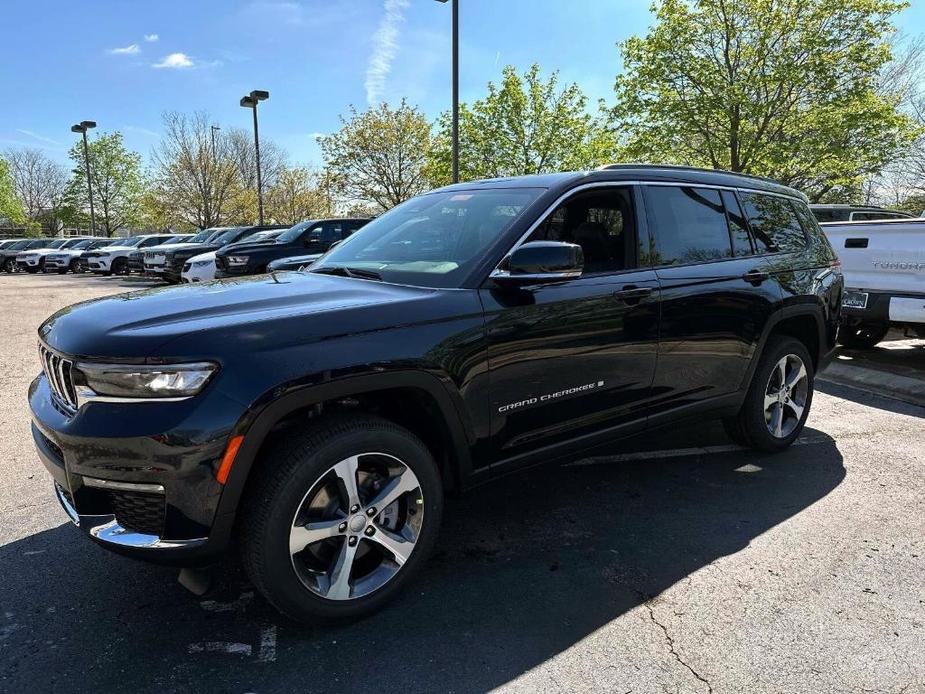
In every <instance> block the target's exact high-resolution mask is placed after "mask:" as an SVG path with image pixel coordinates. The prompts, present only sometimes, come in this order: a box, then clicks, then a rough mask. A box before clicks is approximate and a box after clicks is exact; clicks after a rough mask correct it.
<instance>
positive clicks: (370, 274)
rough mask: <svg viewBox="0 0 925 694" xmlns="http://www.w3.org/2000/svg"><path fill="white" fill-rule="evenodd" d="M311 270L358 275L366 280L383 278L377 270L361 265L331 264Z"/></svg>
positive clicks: (345, 275)
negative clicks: (361, 266) (360, 266)
mask: <svg viewBox="0 0 925 694" xmlns="http://www.w3.org/2000/svg"><path fill="white" fill-rule="evenodd" d="M309 272H316V273H318V274H319V275H340V276H341V277H356V278H359V279H364V280H381V279H382V275H380V274H379V273H378V272H376V271H375V270H367V269H365V268H359V267H347V266H346V265H330V266H328V267H319V268H312V269H311V270H309Z"/></svg>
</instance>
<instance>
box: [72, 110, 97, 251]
mask: <svg viewBox="0 0 925 694" xmlns="http://www.w3.org/2000/svg"><path fill="white" fill-rule="evenodd" d="M95 127H96V121H92V120H83V121H80V123H77V124H76V125H72V126H71V132H72V133H81V134H82V135H83V141H84V164H85V165H86V168H87V194H88V195H89V196H90V235H91V236H96V214H95V213H94V210H93V183H92V182H91V179H90V148H89V146H88V145H87V131H88V130H90V129H91V128H95Z"/></svg>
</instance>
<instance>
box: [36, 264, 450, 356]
mask: <svg viewBox="0 0 925 694" xmlns="http://www.w3.org/2000/svg"><path fill="white" fill-rule="evenodd" d="M440 292H441V290H436V289H427V288H415V287H404V286H399V285H392V284H386V283H383V282H376V281H371V280H363V279H355V278H348V277H337V276H331V275H319V274H312V273H299V272H281V273H274V274H272V275H258V276H254V277H246V278H242V279H234V280H226V281H219V282H210V283H207V284H204V285H198V284H194V285H180V286H175V287H167V288H158V289H151V290H147V291H141V292H133V293H130V294H121V295H116V296H111V297H104V298H100V299H95V300H92V301H88V302H85V303H81V304H76V305H74V306H70V307H68V308H65V309H63V310H61V311H59V312H58V313H56V314H54V315H53V316H52V317H51V318H49V319H48V320H47V321H45V323H43V324H42V326H41V327H40V328H39V337H40V338H41V339H43V340H44V341H45V342H46V344H48V346H49V347H51V348H52V349H56V350H58V351H60V352H63V353H65V354H69V355H74V356H83V357H102V358H126V359H139V358H145V357H178V358H179V357H187V356H189V357H193V358H200V359H202V358H219V357H220V356H221V355H223V354H227V353H230V352H233V351H235V350H237V351H239V352H248V353H254V352H257V351H259V350H261V349H270V348H271V347H272V348H273V349H276V348H280V347H282V346H284V345H283V344H282V343H285V342H291V343H298V344H306V343H310V342H313V341H319V340H326V339H329V338H332V337H336V336H339V335H344V334H357V333H362V332H367V331H375V330H378V329H382V328H385V327H389V326H390V325H404V324H407V322H408V316H409V315H413V316H415V322H417V321H419V320H420V321H428V320H436V319H438V318H439V316H438V315H436V314H434V313H433V312H434V311H438V312H439V306H438V305H439V304H440V302H432V301H431V302H428V301H427V300H428V299H430V298H433V297H435V296H436V295H438V294H439V293H440ZM411 304H415V306H414V307H412V306H411ZM425 307H429V308H425ZM283 335H285V336H286V337H285V338H283V337H282V336H283Z"/></svg>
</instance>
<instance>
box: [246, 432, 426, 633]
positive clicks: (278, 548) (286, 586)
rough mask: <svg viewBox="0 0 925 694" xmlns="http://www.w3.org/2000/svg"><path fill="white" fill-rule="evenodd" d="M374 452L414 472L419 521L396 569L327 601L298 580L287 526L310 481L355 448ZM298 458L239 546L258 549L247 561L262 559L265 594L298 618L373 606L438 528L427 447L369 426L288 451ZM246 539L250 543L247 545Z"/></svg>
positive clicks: (404, 575) (403, 578) (358, 612)
mask: <svg viewBox="0 0 925 694" xmlns="http://www.w3.org/2000/svg"><path fill="white" fill-rule="evenodd" d="M367 452H378V453H387V454H389V455H393V456H395V457H396V458H398V459H399V460H401V461H402V462H403V463H405V464H406V465H407V466H408V467H409V468H410V469H411V470H412V471H413V472H414V474H415V475H416V476H417V478H418V481H419V482H420V483H421V491H422V493H423V496H424V524H423V526H422V528H421V534H420V536H419V538H418V541H417V544H416V546H415V549H414V552H413V553H412V554H411V556H410V557H409V559H408V561H407V562H406V563H405V564H404V566H403V567H402V569H401V571H400V572H399V573H398V574H397V575H396V576H394V577H393V578H392V579H391V580H390V581H389V582H388V583H386V584H385V585H384V586H383V587H382V588H380V589H379V590H377V591H376V592H375V593H373V594H371V595H367V596H364V597H362V598H357V599H354V600H350V601H331V600H326V599H324V598H322V597H321V596H318V595H316V594H314V593H312V592H311V591H310V590H309V589H308V588H306V587H305V586H304V585H303V584H302V582H301V581H300V580H299V578H298V576H297V575H296V573H295V570H294V569H293V567H292V563H291V558H290V555H289V532H290V529H291V525H292V519H293V517H294V515H295V512H296V509H297V508H298V505H299V504H300V503H301V502H302V500H303V498H304V496H305V494H306V493H307V492H308V491H309V489H310V488H311V487H312V485H314V484H315V482H317V480H318V479H319V478H320V477H321V476H322V475H323V474H325V473H326V472H327V471H328V470H329V469H330V468H331V467H332V466H334V465H335V464H336V463H338V462H339V461H341V460H344V459H345V458H348V457H350V456H351V455H356V454H357V453H367ZM290 455H291V456H293V457H294V459H295V460H291V461H279V462H280V463H283V464H285V463H286V462H290V463H291V462H297V464H295V466H294V469H293V470H292V473H291V475H289V476H288V477H287V479H286V480H285V481H284V483H283V484H282V485H280V486H279V487H278V488H277V489H275V490H273V491H272V492H271V497H270V499H267V501H269V503H270V504H271V506H270V510H269V512H268V513H267V515H266V520H265V523H264V524H263V528H262V532H261V535H262V537H259V538H256V540H257V543H259V546H258V545H257V544H255V543H253V542H251V543H245V545H244V547H243V549H244V550H245V551H248V552H257V557H250V558H249V559H250V560H251V561H254V560H255V559H256V561H258V562H260V563H261V564H263V571H262V572H261V573H262V582H263V584H264V585H263V588H264V590H265V592H266V593H267V598H268V599H269V600H270V602H272V603H273V604H274V605H275V606H276V607H277V608H278V609H279V610H280V611H281V612H283V613H284V614H286V615H288V616H290V617H292V618H293V619H296V620H298V621H326V620H335V619H336V620H343V619H348V620H349V619H354V618H357V617H360V616H363V615H365V614H368V613H370V612H373V611H375V610H376V609H378V608H379V607H380V606H381V605H383V604H384V603H385V602H387V601H389V600H390V599H391V598H392V597H393V596H394V595H395V593H397V592H398V591H399V590H401V588H402V587H403V586H404V585H405V584H406V583H407V582H408V581H409V580H410V579H411V578H412V577H413V574H414V573H416V571H417V570H418V568H419V567H420V565H421V563H422V562H423V561H425V560H426V558H427V555H428V554H429V553H430V551H431V549H432V548H433V546H434V544H435V543H436V539H437V534H438V531H439V525H440V519H441V515H442V510H443V490H442V484H441V481H440V475H439V472H438V471H437V468H436V464H435V463H434V461H433V458H432V456H431V455H430V452H429V451H428V450H427V448H426V447H425V446H424V445H423V444H422V443H421V442H420V441H418V440H417V439H416V438H415V437H413V436H412V435H410V434H408V433H407V432H404V433H403V430H400V429H399V428H398V427H395V426H392V425H387V426H386V427H368V428H365V429H353V430H350V431H347V432H342V433H338V434H335V435H333V436H332V437H331V438H329V439H328V440H326V441H324V442H323V443H322V444H321V445H320V446H319V445H315V446H314V448H312V449H308V450H306V449H305V448H302V449H301V450H300V449H298V448H296V449H295V450H291V451H290ZM248 545H250V546H248Z"/></svg>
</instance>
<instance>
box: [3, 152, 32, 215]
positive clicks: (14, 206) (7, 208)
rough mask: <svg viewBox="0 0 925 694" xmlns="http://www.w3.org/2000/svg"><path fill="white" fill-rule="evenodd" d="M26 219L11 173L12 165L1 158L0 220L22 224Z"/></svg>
mask: <svg viewBox="0 0 925 694" xmlns="http://www.w3.org/2000/svg"><path fill="white" fill-rule="evenodd" d="M25 219H26V215H25V213H24V212H23V209H22V203H21V202H20V201H19V198H18V197H16V188H15V185H14V183H13V177H12V176H11V175H10V165H9V164H8V163H7V162H6V160H5V159H0V221H5V222H7V223H12V224H22V223H23V222H24V221H25Z"/></svg>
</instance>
